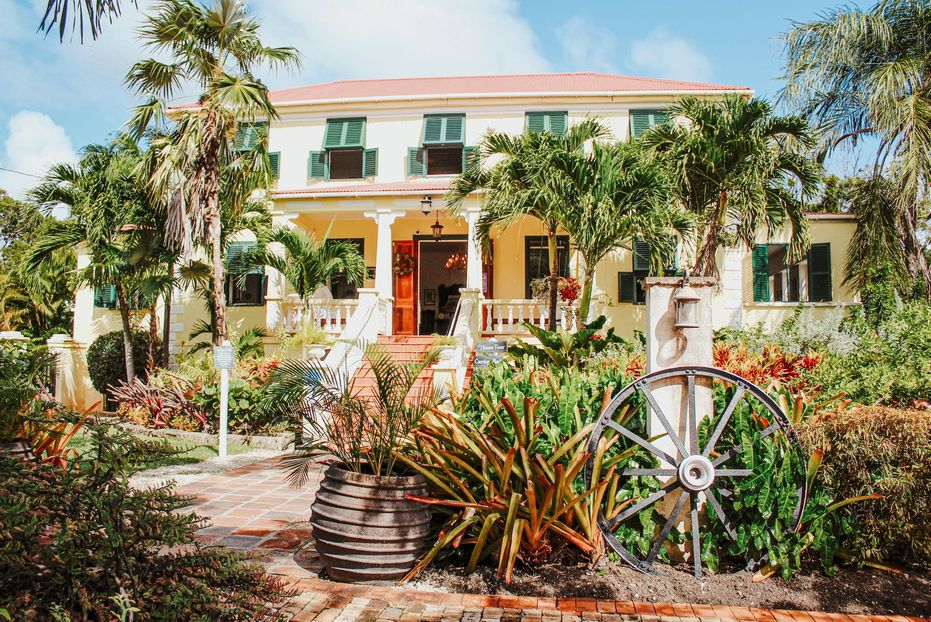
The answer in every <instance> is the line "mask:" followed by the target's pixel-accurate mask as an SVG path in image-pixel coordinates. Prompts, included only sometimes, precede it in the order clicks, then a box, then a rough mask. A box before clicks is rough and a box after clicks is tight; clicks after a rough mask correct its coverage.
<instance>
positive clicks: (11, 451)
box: [0, 440, 36, 462]
mask: <svg viewBox="0 0 931 622" xmlns="http://www.w3.org/2000/svg"><path fill="white" fill-rule="evenodd" d="M0 454H2V455H4V456H8V457H10V458H16V459H17V460H23V461H25V462H33V461H35V459H36V456H35V454H34V453H32V447H31V446H30V445H29V442H28V441H25V440H15V441H9V442H2V443H0Z"/></svg>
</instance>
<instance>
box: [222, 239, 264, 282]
mask: <svg viewBox="0 0 931 622" xmlns="http://www.w3.org/2000/svg"><path fill="white" fill-rule="evenodd" d="M254 249H255V242H230V243H229V244H227V245H226V271H227V272H228V273H229V274H231V275H240V274H264V272H265V270H263V269H262V268H259V267H254V268H249V263H248V260H249V253H251V252H252V251H253V250H254Z"/></svg>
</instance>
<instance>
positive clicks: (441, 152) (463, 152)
mask: <svg viewBox="0 0 931 622" xmlns="http://www.w3.org/2000/svg"><path fill="white" fill-rule="evenodd" d="M420 144H421V146H420V147H410V148H409V149H408V150H407V174H408V175H409V176H411V177H423V176H426V175H458V174H460V173H462V171H464V170H465V169H466V167H467V166H468V161H469V158H471V157H472V154H474V153H475V148H474V147H467V146H465V115H464V114H427V115H424V117H423V133H422V134H421V138H420Z"/></svg>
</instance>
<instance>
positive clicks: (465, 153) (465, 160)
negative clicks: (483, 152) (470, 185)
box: [462, 147, 478, 173]
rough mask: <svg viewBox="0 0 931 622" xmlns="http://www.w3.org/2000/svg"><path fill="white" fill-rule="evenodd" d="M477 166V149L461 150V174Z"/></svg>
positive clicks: (465, 148) (467, 148)
mask: <svg viewBox="0 0 931 622" xmlns="http://www.w3.org/2000/svg"><path fill="white" fill-rule="evenodd" d="M477 164H478V147H463V148H462V172H463V173H465V172H466V171H467V170H469V168H471V167H473V166H476V165H477Z"/></svg>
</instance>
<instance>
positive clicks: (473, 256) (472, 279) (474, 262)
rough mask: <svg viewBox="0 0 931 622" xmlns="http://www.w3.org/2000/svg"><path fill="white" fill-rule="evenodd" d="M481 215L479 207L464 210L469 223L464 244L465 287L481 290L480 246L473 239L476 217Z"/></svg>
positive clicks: (476, 223)
mask: <svg viewBox="0 0 931 622" xmlns="http://www.w3.org/2000/svg"><path fill="white" fill-rule="evenodd" d="M480 215H481V210H480V209H479V208H477V207H476V208H469V209H467V210H466V211H465V218H466V222H467V223H468V224H469V238H468V241H467V244H466V248H467V249H468V251H467V253H466V256H467V263H466V287H467V288H469V289H477V290H478V291H479V293H481V291H482V248H481V246H479V242H478V240H476V239H475V231H476V228H477V225H478V218H479V216H480Z"/></svg>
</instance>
